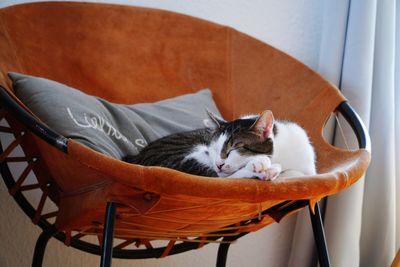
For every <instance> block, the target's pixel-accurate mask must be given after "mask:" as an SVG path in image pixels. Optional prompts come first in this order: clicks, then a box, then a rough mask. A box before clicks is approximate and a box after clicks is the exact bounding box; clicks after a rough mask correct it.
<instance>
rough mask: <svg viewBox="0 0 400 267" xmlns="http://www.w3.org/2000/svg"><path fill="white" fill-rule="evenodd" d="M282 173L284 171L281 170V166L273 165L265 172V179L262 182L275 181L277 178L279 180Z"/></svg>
mask: <svg viewBox="0 0 400 267" xmlns="http://www.w3.org/2000/svg"><path fill="white" fill-rule="evenodd" d="M281 171H282V168H281V165H280V164H272V165H271V167H269V168H268V169H267V170H266V171H265V172H264V177H263V179H262V180H265V181H272V180H275V179H276V178H278V176H279V174H280V173H281Z"/></svg>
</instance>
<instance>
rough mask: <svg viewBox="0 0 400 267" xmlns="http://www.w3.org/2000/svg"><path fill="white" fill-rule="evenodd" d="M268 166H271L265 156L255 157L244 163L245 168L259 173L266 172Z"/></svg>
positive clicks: (269, 160)
mask: <svg viewBox="0 0 400 267" xmlns="http://www.w3.org/2000/svg"><path fill="white" fill-rule="evenodd" d="M269 167H271V159H270V158H269V157H267V156H259V157H255V158H254V159H252V160H250V161H249V162H248V163H247V165H246V169H247V170H249V171H251V172H254V173H260V174H261V173H264V172H266V171H267V170H268V168H269Z"/></svg>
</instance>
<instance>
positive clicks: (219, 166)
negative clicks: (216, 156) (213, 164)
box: [217, 162, 225, 170]
mask: <svg viewBox="0 0 400 267" xmlns="http://www.w3.org/2000/svg"><path fill="white" fill-rule="evenodd" d="M224 165H225V163H223V162H222V163H217V168H218V170H221V169H222V167H223V166H224Z"/></svg>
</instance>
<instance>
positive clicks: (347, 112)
mask: <svg viewBox="0 0 400 267" xmlns="http://www.w3.org/2000/svg"><path fill="white" fill-rule="evenodd" d="M0 88H1V90H0V104H1V105H2V106H3V107H5V108H6V109H8V110H9V111H10V112H11V113H12V114H13V116H14V117H15V118H16V119H17V120H18V121H19V122H20V123H21V124H22V125H24V126H25V127H26V128H27V129H28V130H30V131H32V133H34V134H35V135H37V136H38V137H40V138H41V139H43V140H44V141H46V142H47V143H49V144H50V145H52V146H54V147H55V148H57V149H59V150H60V151H62V152H63V153H68V139H67V138H65V137H64V136H62V135H60V134H58V133H57V132H55V131H54V130H52V129H51V128H49V127H48V126H47V125H45V124H44V123H42V122H41V121H39V120H38V119H36V118H35V117H34V116H33V115H32V114H30V113H29V112H28V111H27V110H25V109H24V108H23V107H21V106H20V105H19V104H18V103H17V102H16V101H15V100H14V99H13V97H12V96H11V95H10V94H9V93H8V91H7V90H6V89H5V88H4V87H2V86H0ZM337 111H338V112H340V113H341V114H342V115H343V117H344V118H345V119H346V120H347V121H348V123H349V124H350V126H351V127H352V129H353V131H354V133H355V135H356V137H357V139H358V143H359V148H360V149H366V150H368V151H370V137H369V134H368V131H367V129H366V127H365V125H364V123H363V122H362V120H361V118H360V117H359V115H358V114H357V113H356V112H355V111H354V109H353V108H352V107H351V105H350V104H349V103H348V102H346V101H345V102H342V103H341V104H340V105H339V106H338V107H337ZM0 150H1V151H0V152H2V148H1V146H0ZM0 172H1V174H2V177H3V180H4V182H5V184H6V186H7V187H8V188H11V187H12V186H13V185H14V184H15V181H14V179H13V178H12V175H11V173H10V170H9V168H8V166H7V163H6V162H2V163H1V164H0ZM13 197H14V199H15V200H16V202H17V203H18V205H19V206H20V208H21V209H22V210H23V211H24V212H25V214H27V215H28V216H29V217H30V218H33V217H34V215H35V208H34V207H33V206H32V205H31V203H30V202H29V201H28V200H27V199H26V198H25V197H24V195H23V194H22V193H21V192H17V193H16V194H15V195H14V196H13ZM38 225H39V226H40V227H41V228H42V229H43V230H46V229H49V228H50V227H52V224H51V223H50V222H49V221H48V220H47V219H45V218H42V217H41V218H40V220H39V222H38ZM243 234H245V233H242V234H241V235H240V236H242V235H243ZM240 236H237V238H239V237H240ZM54 237H56V238H57V239H58V240H60V241H61V242H65V241H66V239H67V238H66V234H65V233H62V232H58V233H57V234H55V235H54ZM219 238H220V237H213V238H212V239H215V240H218V239H219ZM70 245H71V246H72V247H74V248H76V249H79V250H82V251H85V252H89V253H92V254H96V255H101V250H100V247H99V246H98V245H95V244H92V243H89V242H86V241H83V240H80V239H78V238H74V237H72V239H71V243H70ZM198 247H199V246H198V244H196V243H188V242H183V243H180V244H176V245H174V246H173V248H172V249H171V251H170V253H169V255H173V254H178V253H181V252H185V251H189V250H192V249H197V248H198ZM164 250H165V247H160V248H152V249H147V248H146V249H135V250H133V249H114V252H113V257H115V258H122V259H143V258H158V257H161V256H162V254H163V252H164Z"/></svg>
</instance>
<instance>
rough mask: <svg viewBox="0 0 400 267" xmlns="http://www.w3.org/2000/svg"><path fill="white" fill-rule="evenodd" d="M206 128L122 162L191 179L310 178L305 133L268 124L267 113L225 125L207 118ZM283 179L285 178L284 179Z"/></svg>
mask: <svg viewBox="0 0 400 267" xmlns="http://www.w3.org/2000/svg"><path fill="white" fill-rule="evenodd" d="M209 117H210V119H206V120H204V123H205V125H206V128H203V129H198V130H194V131H190V132H184V133H176V134H172V135H169V136H166V137H163V138H160V139H158V140H156V141H154V142H152V143H150V144H149V145H148V146H146V147H145V148H143V149H142V150H141V152H140V153H139V154H138V155H136V156H127V157H126V158H125V159H124V160H125V161H127V162H130V163H134V164H140V165H146V166H163V167H168V168H172V169H176V170H179V171H183V172H187V173H190V174H195V175H202V176H210V177H227V178H258V179H261V180H273V179H275V178H276V177H278V175H279V174H280V173H281V172H282V170H283V171H284V172H285V173H286V176H290V175H296V176H297V175H302V174H303V175H304V174H315V163H314V161H315V154H314V150H313V148H312V146H311V144H310V142H309V140H308V137H307V135H306V133H305V131H304V130H303V129H302V128H301V127H300V126H298V125H297V124H294V123H291V122H281V121H274V117H273V115H272V112H271V111H269V110H267V111H264V112H262V113H261V114H260V115H251V116H246V117H242V118H239V119H236V120H233V121H230V122H227V121H225V120H223V119H221V118H218V117H217V116H215V115H213V114H211V113H209ZM287 174H289V175H287Z"/></svg>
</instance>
